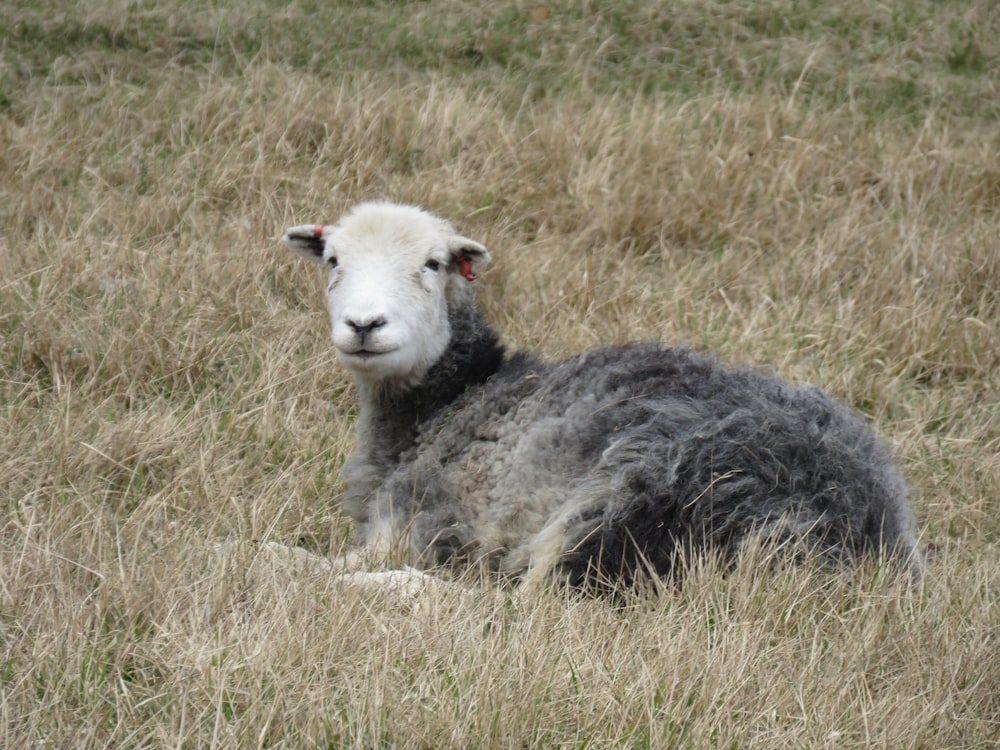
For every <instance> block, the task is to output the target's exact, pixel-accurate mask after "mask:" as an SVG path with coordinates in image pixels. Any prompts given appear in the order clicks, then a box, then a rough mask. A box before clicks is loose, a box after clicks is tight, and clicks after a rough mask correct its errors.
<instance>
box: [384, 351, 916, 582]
mask: <svg viewBox="0 0 1000 750" xmlns="http://www.w3.org/2000/svg"><path fill="white" fill-rule="evenodd" d="M515 362H516V360H515ZM390 489H391V495H392V496H394V497H395V498H396V500H395V501H396V502H397V503H398V502H400V501H402V502H405V503H415V504H416V506H411V507H410V508H409V511H408V513H409V515H411V516H414V517H415V519H416V520H415V522H414V533H415V535H416V536H417V539H416V543H417V544H418V546H421V547H427V548H430V549H432V550H434V552H433V553H432V558H433V561H435V562H443V561H445V560H447V559H449V558H451V557H453V556H455V555H456V554H459V555H460V556H461V557H462V558H463V559H464V558H467V557H469V556H474V557H477V558H481V559H483V558H485V559H489V560H490V561H491V562H490V564H491V565H493V566H494V567H497V568H500V569H506V570H510V571H512V572H515V573H517V572H520V571H521V570H523V569H524V568H525V567H526V566H527V565H528V564H529V561H530V559H531V558H533V557H537V556H538V554H539V550H538V544H537V539H538V537H539V535H545V534H548V535H549V536H552V537H553V538H554V539H556V540H557V541H556V542H555V543H556V544H557V545H558V546H559V547H560V554H561V555H562V559H563V563H562V564H564V565H567V566H569V567H570V568H572V566H573V564H574V563H573V559H572V556H570V557H567V553H566V550H575V552H574V553H573V554H575V555H576V557H577V558H578V560H579V564H580V565H585V564H586V565H590V564H591V558H596V557H598V556H600V557H603V558H604V559H606V560H607V561H608V564H612V565H619V566H622V565H623V564H624V563H623V561H621V560H616V559H615V555H614V554H609V553H608V550H609V549H615V548H622V549H624V547H625V546H627V545H626V541H625V540H626V539H628V540H632V542H631V543H633V546H637V547H638V548H641V553H642V555H644V556H646V557H648V558H651V560H652V563H653V564H654V565H655V566H656V567H658V568H669V565H670V559H672V557H673V556H674V554H675V553H676V547H677V546H678V545H681V544H685V543H690V542H691V540H692V539H695V538H697V541H695V542H694V543H697V544H701V543H703V542H704V541H711V540H714V541H717V542H719V543H720V544H723V545H729V546H733V545H734V544H738V543H739V541H740V539H741V537H742V535H743V534H745V533H746V532H747V531H748V530H750V529H751V528H758V529H759V528H762V527H766V526H767V525H768V524H769V523H771V524H773V523H776V519H777V518H779V517H781V518H785V519H787V518H789V517H794V520H793V521H791V522H789V521H783V522H782V523H795V524H798V525H799V526H800V527H801V528H806V529H808V528H810V525H812V526H811V528H814V529H815V531H816V533H817V534H830V533H833V534H835V535H840V536H844V535H849V534H850V533H851V532H850V531H849V530H850V529H854V530H855V534H856V535H857V534H861V533H862V531H861V530H863V529H868V531H867V532H865V533H868V534H869V535H870V534H872V533H876V532H873V531H872V529H871V528H869V527H871V526H872V524H881V526H882V527H885V525H886V524H887V520H886V519H887V518H888V519H889V520H888V523H889V524H890V525H891V526H892V533H893V534H906V533H909V532H908V531H906V529H908V526H909V517H908V511H907V509H906V505H905V489H904V487H903V483H902V480H901V479H900V478H899V476H898V474H897V473H896V472H895V469H894V468H893V467H892V462H891V460H890V457H889V454H888V451H887V450H886V449H885V448H884V447H883V446H882V444H881V443H880V442H879V441H878V440H877V439H876V437H875V436H874V433H873V432H872V431H871V430H870V429H868V428H867V426H866V425H865V424H864V422H863V421H862V420H861V419H860V418H859V417H858V416H856V415H855V414H853V413H852V412H850V411H849V410H848V409H846V408H845V407H843V406H842V405H840V404H838V403H837V402H835V401H834V400H832V399H831V398H829V397H828V396H826V395H825V394H823V393H822V392H821V391H820V390H819V389H817V388H815V387H811V386H798V387H796V386H792V385H789V384H787V383H785V382H784V381H782V380H780V379H778V378H776V377H774V376H773V375H771V374H769V373H767V372H764V371H762V370H756V369H749V368H729V367H725V366H723V365H721V364H719V363H718V362H717V361H716V360H714V359H712V358H710V357H708V356H705V355H701V354H696V353H693V352H691V351H689V350H688V349H686V348H685V347H673V348H670V347H662V346H658V345H655V344H635V345H629V346H621V347H609V348H603V349H598V350H594V351H591V352H588V353H586V354H582V355H580V356H577V357H573V358H571V359H568V360H566V361H564V362H561V363H558V364H555V365H550V366H541V365H537V364H533V363H531V362H530V361H522V362H520V363H516V364H513V365H512V366H511V367H510V368H507V369H502V370H501V371H500V372H499V373H497V375H495V376H494V377H493V378H491V379H490V380H489V381H487V382H486V383H485V384H484V385H482V386H481V387H479V388H476V389H473V390H471V391H470V392H468V393H466V394H465V395H464V396H463V397H462V398H460V399H459V400H458V401H457V402H456V403H455V404H454V405H453V408H451V409H449V410H447V412H445V413H442V414H440V415H438V416H437V417H436V418H435V420H434V421H433V422H432V423H431V424H429V425H426V426H425V428H424V429H423V431H422V437H421V441H420V444H419V445H418V447H417V449H416V450H415V452H414V454H413V455H412V456H411V457H410V458H409V459H408V461H407V462H406V465H404V466H403V467H401V469H400V471H399V472H397V474H396V476H395V477H394V478H393V482H391V483H390ZM831 529H832V531H831ZM859 544H861V542H859ZM658 556H659V557H662V560H661V559H658ZM578 574H580V572H579V571H577V572H576V573H574V572H573V571H572V570H571V571H570V574H569V575H570V577H571V578H572V577H573V576H574V575H576V577H579V575H578ZM580 575H582V574H580Z"/></svg>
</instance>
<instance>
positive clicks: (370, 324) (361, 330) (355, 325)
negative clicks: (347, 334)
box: [347, 317, 386, 338]
mask: <svg viewBox="0 0 1000 750" xmlns="http://www.w3.org/2000/svg"><path fill="white" fill-rule="evenodd" d="M385 323H386V321H385V318H381V317H379V318H374V319H372V320H348V321H347V326H348V327H349V328H350V329H351V330H352V331H354V332H355V333H356V334H358V335H359V336H361V338H364V337H365V336H367V335H368V334H370V333H371V332H372V331H375V330H377V329H379V328H381V327H382V326H384V325H385Z"/></svg>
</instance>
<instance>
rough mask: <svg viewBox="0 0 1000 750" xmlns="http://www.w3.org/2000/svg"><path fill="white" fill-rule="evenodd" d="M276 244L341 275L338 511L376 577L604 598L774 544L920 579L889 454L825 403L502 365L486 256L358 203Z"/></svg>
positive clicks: (692, 361)
mask: <svg viewBox="0 0 1000 750" xmlns="http://www.w3.org/2000/svg"><path fill="white" fill-rule="evenodd" d="M282 241H283V242H284V244H285V245H287V246H288V247H289V248H291V249H292V250H294V251H295V252H297V253H299V254H300V255H302V256H304V257H306V258H308V259H309V260H312V261H315V262H317V263H321V264H324V265H325V266H326V267H327V269H328V280H327V287H326V296H327V303H328V307H329V314H330V324H331V336H332V340H333V345H334V347H335V349H336V356H337V359H338V361H339V363H340V364H341V365H343V367H345V368H346V369H347V370H348V371H349V372H350V373H351V374H352V375H353V377H354V380H355V383H356V389H357V397H358V400H359V416H358V424H357V446H356V450H355V451H354V453H353V455H352V456H351V457H350V458H349V459H348V460H347V461H346V463H345V464H344V466H343V468H342V471H341V479H342V482H343V485H344V492H343V495H342V497H341V498H340V504H341V507H342V508H343V510H344V511H345V512H346V514H347V515H348V516H350V518H351V519H353V521H354V523H355V530H356V536H357V537H358V539H357V541H358V542H359V543H360V545H361V548H362V549H363V550H366V551H367V552H370V553H371V555H372V556H375V557H384V556H386V555H388V554H389V552H390V550H394V549H395V550H397V551H398V550H399V549H400V548H401V549H402V550H403V556H404V558H405V562H406V564H407V565H408V566H413V569H415V570H417V571H432V572H433V573H434V575H435V576H436V575H442V574H449V573H451V574H458V575H461V574H463V573H467V572H470V571H471V572H472V574H473V575H483V574H484V573H485V574H486V575H488V576H490V577H493V578H495V579H497V580H500V581H507V582H512V583H520V584H531V583H534V584H537V583H547V584H549V585H555V586H557V587H560V588H571V589H574V590H575V589H581V590H589V591H606V590H608V588H609V587H616V586H634V585H636V584H638V583H639V582H641V581H648V580H650V579H651V578H655V580H678V581H679V578H680V577H681V576H682V575H683V568H684V564H683V563H684V562H685V561H688V560H692V559H695V558H697V557H698V556H699V555H705V554H707V553H711V552H714V553H716V554H718V555H720V556H721V558H722V559H723V560H725V561H727V564H728V563H732V564H735V561H736V560H737V559H738V557H739V555H740V552H741V550H743V549H745V548H746V546H747V545H748V543H750V542H753V541H756V542H758V543H759V542H761V541H764V542H767V543H773V544H775V545H776V546H778V547H788V548H792V549H795V550H796V552H795V556H796V557H797V556H799V555H800V554H802V553H803V552H809V553H810V554H815V555H816V556H817V557H818V559H819V560H820V561H821V562H822V563H823V564H824V565H825V564H828V563H837V562H843V561H850V560H861V559H862V558H866V557H871V558H882V559H886V560H889V561H891V563H892V565H893V566H894V567H897V568H900V569H902V570H905V571H909V572H910V573H911V574H912V575H913V576H914V577H919V574H920V571H921V562H920V557H919V553H918V551H917V544H916V537H915V534H914V522H913V516H912V513H911V509H910V506H909V504H908V501H907V491H906V487H905V484H904V481H903V479H902V478H901V476H900V474H899V472H898V471H897V469H896V468H895V467H894V465H893V461H892V458H891V456H890V452H889V450H888V449H887V447H886V446H885V445H884V444H883V443H882V442H881V441H880V440H879V438H877V437H876V435H875V434H874V432H873V431H872V430H871V429H870V428H869V427H868V426H867V425H866V424H865V423H864V421H863V420H862V419H861V418H860V417H859V416H857V415H856V414H854V413H853V412H851V411H850V410H849V409H848V408H846V407H845V406H843V405H841V404H839V403H838V402H836V401H834V400H833V399H832V398H831V397H829V396H828V395H826V394H825V393H824V392H822V391H821V390H820V389H819V388H816V387H814V386H810V385H805V386H795V385H791V384H789V383H787V382H785V381H783V380H781V379H779V378H778V377H776V376H774V375H773V374H771V373H770V372H769V371H768V372H765V371H763V370H761V369H758V368H748V367H743V368H739V367H730V366H726V365H723V364H721V363H720V362H718V361H717V360H716V359H715V358H713V357H711V356H709V355H707V354H702V353H697V352H695V351H692V350H690V349H688V348H687V347H685V346H664V345H660V344H656V343H634V344H628V345H624V346H609V347H605V348H598V349H594V350H592V351H587V352H585V353H583V354H580V355H578V356H574V357H570V358H569V359H567V360H565V361H562V362H558V363H555V364H545V363H543V362H542V361H541V360H539V359H538V358H536V357H535V356H534V355H531V354H527V353H512V354H509V353H507V351H506V350H505V348H504V347H503V346H502V345H501V343H500V340H499V337H498V335H497V334H496V332H495V331H494V330H493V329H492V328H491V327H490V326H489V325H488V324H487V323H486V322H485V320H484V318H483V315H482V313H481V312H480V310H479V308H478V307H477V305H476V303H475V299H474V293H473V287H474V283H473V282H474V280H475V279H476V277H477V276H478V274H479V273H480V272H481V270H482V269H483V268H484V267H485V266H486V264H487V263H488V262H489V260H490V255H489V253H488V252H487V249H486V248H485V247H484V246H483V245H482V244H480V243H478V242H476V241H474V240H471V239H468V238H466V237H463V236H461V235H460V234H458V233H457V232H456V230H455V229H454V228H453V226H452V225H451V224H450V223H449V222H447V221H445V220H443V219H441V218H438V217H437V216H435V215H433V214H431V213H429V212H426V211H424V210H423V209H420V208H417V207H415V206H408V205H398V204H393V203H388V202H379V201H377V202H368V203H362V204H359V205H357V206H356V207H355V208H354V209H353V210H351V211H350V212H349V213H348V214H347V215H345V216H344V217H343V218H341V219H340V220H339V222H338V223H336V224H334V225H324V224H310V225H301V226H294V227H291V228H290V229H288V230H287V232H286V234H285V235H284V236H283V237H282ZM418 575H425V574H424V573H419V574H418Z"/></svg>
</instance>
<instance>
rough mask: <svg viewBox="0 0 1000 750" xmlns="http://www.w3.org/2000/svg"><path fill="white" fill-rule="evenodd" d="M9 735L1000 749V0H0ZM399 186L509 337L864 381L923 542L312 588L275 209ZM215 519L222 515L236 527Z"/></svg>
mask: <svg viewBox="0 0 1000 750" xmlns="http://www.w3.org/2000/svg"><path fill="white" fill-rule="evenodd" d="M0 12H2V24H0V27H2V31H0V45H2V46H0V478H2V479H0V487H2V488H3V489H2V493H3V494H2V496H0V497H2V501H3V507H4V513H3V517H2V522H3V527H2V533H0V745H2V746H4V747H9V748H15V747H52V748H68V747H74V748H75V747H80V748H103V747H160V746H163V747H168V746H169V747H185V748H202V747H226V748H229V747H233V748H236V747H239V748H243V747H286V748H308V747H357V748H373V747H401V748H410V747H413V748H445V747H456V748H466V747H484V748H485V747H517V748H550V747H573V748H583V747H588V748H603V747H615V748H664V747H684V748H750V747H759V748H803V747H809V748H823V747H829V748H843V747H884V748H899V747H912V748H945V747H947V748H959V747H961V748H989V747H996V746H997V745H998V743H1000V557H998V554H997V551H998V543H1000V491H998V487H1000V12H998V11H997V9H996V8H995V3H993V2H992V0H963V1H962V2H958V1H957V0H956V1H952V0H938V1H936V2H932V1H931V0H898V1H897V2H887V3H871V2H862V1H861V0H846V1H845V2H840V3H834V2H822V1H821V0H767V2H751V0H733V1H732V2H723V1H721V0H716V1H712V2H695V1H694V0H676V1H675V2H672V3H667V2H660V1H657V2H638V0H617V1H615V2H611V0H592V1H585V2H564V1H562V0H559V1H558V2H557V1H555V0H554V1H553V2H549V3H547V4H546V5H544V6H543V5H541V4H539V3H537V2H518V1H515V2H510V3H496V2H482V1H480V0H474V1H473V2H454V1H452V0H426V1H424V2H413V3H401V2H391V1H389V0H384V1H380V2H309V1H307V0H302V1H301V2H291V3H286V2H277V1H276V0H232V2H229V3H215V2H208V1H207V0H198V1H196V2H187V1H186V0H184V1H182V0H159V1H158V2H155V3H153V2H146V1H143V0H129V1H127V2H126V1H124V0H107V1H106V2H102V3H87V2H75V3H73V2H70V3H65V2H55V0H36V1H35V2H31V3H28V2H21V1H15V2H8V3H6V4H5V5H4V7H3V10H2V11H0ZM372 197H387V198H391V199H396V200H404V201H409V202H415V203H418V204H421V205H423V206H425V207H427V208H429V209H431V210H433V211H435V212H436V213H439V214H441V215H443V216H446V217H448V218H450V219H451V220H453V221H454V222H455V223H456V225H457V226H458V227H459V228H460V230H461V231H462V233H463V234H466V235H468V236H470V237H473V238H475V239H477V240H480V241H482V242H484V243H485V244H486V245H487V246H488V247H489V248H490V249H491V251H492V254H493V256H494V259H495V260H494V264H493V265H492V266H491V267H490V268H489V269H488V271H487V272H486V273H484V274H483V276H482V279H481V290H480V299H481V300H482V302H483V304H484V306H485V307H486V309H487V311H488V313H489V316H490V318H491V320H492V321H494V323H495V324H496V326H497V328H498V329H499V330H500V331H501V333H502V334H503V336H504V338H505V339H506V341H507V342H508V343H509V344H510V345H511V346H515V347H530V348H533V349H537V350H539V351H540V352H542V353H543V354H544V356H545V357H546V358H548V359H557V358H559V357H562V356H565V355H568V354H570V353H573V352H575V351H578V350H580V349H582V348H585V347H589V346H593V345H595V344H598V343H602V342H604V343H607V342H620V341H625V340H629V339H654V340H660V341H664V342H682V341H683V342H687V343H689V344H691V345H692V346H694V347H697V348H701V349H708V350H712V351H715V352H717V353H718V354H719V355H720V356H721V357H723V358H725V359H727V360H730V361H734V362H740V363H766V364H769V365H771V366H773V367H774V368H775V369H776V370H777V371H778V372H780V373H782V374H783V375H785V376H786V377H788V378H790V379H793V380H797V381H809V382H814V383H817V384H819V385H821V386H823V387H824V388H826V389H827V390H829V391H830V392H831V393H833V394H835V395H836V396H838V397H839V398H841V399H843V400H844V401H846V402H848V403H850V404H851V405H853V406H854V407H856V408H857V409H858V410H860V411H861V412H862V413H864V414H865V416H866V417H867V418H868V419H869V420H870V421H871V422H872V423H873V424H874V425H875V426H876V427H877V429H878V430H879V431H880V432H881V433H882V434H883V435H884V436H885V437H886V439H887V440H888V441H889V442H890V443H891V444H892V445H893V447H894V449H895V450H896V452H897V455H898V456H899V461H900V464H901V466H902V469H903V471H904V473H905V475H906V477H907V480H908V482H909V483H910V486H911V488H912V496H913V503H914V506H915V508H916V511H917V515H918V518H919V524H920V535H921V538H922V540H923V542H924V544H925V545H926V547H927V550H928V557H929V558H930V563H929V572H928V576H927V578H926V580H925V581H924V583H923V585H922V586H920V587H917V588H910V587H907V586H905V585H903V584H901V583H900V582H898V581H893V580H886V579H885V578H884V577H883V576H880V575H879V574H878V571H875V570H873V569H862V570H845V571H843V572H838V573H831V572H817V571H815V570H812V569H810V568H806V567H800V568H794V567H793V568H788V569H779V570H773V571H771V572H769V573H766V574H758V573H756V571H755V569H754V567H755V566H753V565H751V564H747V565H744V566H742V567H740V568H739V569H737V570H736V571H735V572H734V573H732V574H730V575H725V576H724V575H722V574H721V572H720V570H719V569H718V566H716V565H713V564H712V562H711V561H705V562H704V563H703V564H699V565H696V566H695V569H694V571H693V572H692V575H691V578H690V580H689V581H688V583H687V585H686V586H685V587H684V588H683V590H681V591H665V592H661V593H660V595H659V596H655V597H651V598H646V599H643V598H637V599H636V600H635V601H629V602H626V603H624V604H623V605H622V606H618V607H613V606H611V605H609V604H608V603H607V602H600V601H598V602H595V601H585V600H578V599H573V598H566V597H562V596H557V595H554V594H547V595H535V596H517V595H510V594H508V593H505V592H502V591H491V590H484V591H476V592H471V593H465V594H460V593H457V592H455V591H448V590H444V591H430V592H428V593H427V594H426V595H425V596H424V597H422V598H420V599H417V600H410V599H406V600H403V601H400V599H398V598H394V597H392V596H386V595H372V594H371V593H369V592H364V591H358V590H354V589H350V588H345V587H342V586H337V585H336V584H335V582H334V581H333V579H332V577H331V576H330V575H328V574H325V573H323V572H317V571H316V570H313V569H311V568H310V567H309V566H308V565H305V564H303V563H302V562H301V561H296V560H294V559H287V558H285V557H282V556H281V555H278V554H276V553H275V552H274V551H273V550H272V549H270V548H268V547H266V546H265V547H261V546H259V543H260V542H265V541H275V542H280V543H283V544H291V545H300V546H302V547H304V548H306V549H308V550H311V551H313V552H315V553H321V554H324V555H326V554H330V555H332V554H336V553H337V552H338V551H339V550H340V549H341V547H342V545H343V544H344V540H345V539H346V538H347V535H348V533H349V528H348V525H347V523H346V522H345V521H344V519H343V518H342V517H341V515H340V514H339V512H338V509H337V507H336V504H335V503H334V502H331V498H334V497H335V496H336V494H337V491H338V479H337V477H338V469H339V466H340V463H341V461H342V460H343V457H344V455H345V453H346V452H347V451H349V450H350V447H351V443H352V433H351V425H352V420H353V417H354V411H353V403H354V402H353V397H352V392H351V386H350V383H349V380H348V379H347V378H346V376H345V374H344V373H343V372H342V371H340V370H339V369H338V368H337V367H336V366H335V363H334V357H333V353H332V347H331V346H330V344H329V341H328V329H327V325H328V324H327V320H326V314H325V311H324V309H323V298H322V279H321V277H320V276H319V275H318V273H319V272H318V271H316V269H315V268H313V267H307V266H308V264H305V263H302V262H301V261H298V260H297V259H296V258H295V257H294V256H293V255H292V254H291V253H289V252H287V251H286V250H284V249H282V248H281V247H280V246H279V244H278V242H277V239H278V237H279V236H280V235H281V233H282V231H283V230H284V228H285V227H287V226H290V225H292V224H302V223H308V222H313V221H317V220H322V221H332V220H334V219H335V218H336V217H337V216H339V215H340V214H341V213H342V212H343V211H344V210H345V209H346V208H348V207H349V206H350V205H351V204H353V203H354V202H356V201H358V200H361V199H366V198H372ZM222 543H227V544H224V545H223V544H222Z"/></svg>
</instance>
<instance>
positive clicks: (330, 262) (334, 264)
mask: <svg viewBox="0 0 1000 750" xmlns="http://www.w3.org/2000/svg"><path fill="white" fill-rule="evenodd" d="M326 264H327V265H328V266H330V268H331V269H334V268H336V267H337V258H336V256H333V255H331V256H330V257H329V258H327V259H326Z"/></svg>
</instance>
